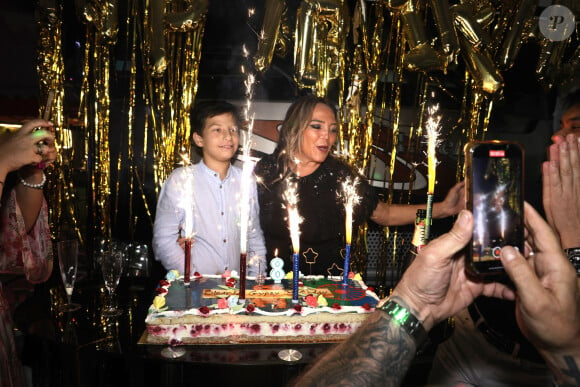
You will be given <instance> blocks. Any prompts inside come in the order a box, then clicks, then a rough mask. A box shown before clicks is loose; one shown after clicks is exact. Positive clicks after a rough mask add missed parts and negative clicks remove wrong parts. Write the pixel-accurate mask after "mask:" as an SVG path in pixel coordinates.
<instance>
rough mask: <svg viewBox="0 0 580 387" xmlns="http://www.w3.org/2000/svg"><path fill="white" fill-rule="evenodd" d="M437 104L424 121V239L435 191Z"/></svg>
mask: <svg viewBox="0 0 580 387" xmlns="http://www.w3.org/2000/svg"><path fill="white" fill-rule="evenodd" d="M438 110H439V105H437V104H436V105H433V106H430V107H429V108H428V109H427V111H428V113H429V115H428V117H427V122H426V129H427V167H428V171H427V173H428V184H427V216H426V218H425V240H428V239H429V233H430V229H431V219H432V211H433V194H434V193H435V180H436V179H435V174H436V169H437V155H436V153H435V150H436V148H437V145H438V144H439V122H440V121H441V116H438V115H436V113H437V111H438Z"/></svg>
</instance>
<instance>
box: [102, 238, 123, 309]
mask: <svg viewBox="0 0 580 387" xmlns="http://www.w3.org/2000/svg"><path fill="white" fill-rule="evenodd" d="M123 259H124V256H123V250H121V249H120V248H118V247H111V248H110V249H109V250H107V251H106V252H105V253H104V254H103V257H102V261H101V271H102V273H103V279H104V281H105V287H106V288H107V292H108V294H109V303H108V305H107V306H106V307H105V308H104V309H103V316H107V317H114V316H119V315H120V314H121V313H123V311H122V310H121V309H120V308H118V307H117V306H116V300H115V290H116V289H117V286H118V285H119V280H120V279H121V273H122V272H123Z"/></svg>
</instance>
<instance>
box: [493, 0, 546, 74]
mask: <svg viewBox="0 0 580 387" xmlns="http://www.w3.org/2000/svg"><path fill="white" fill-rule="evenodd" d="M536 4H537V0H521V1H520V2H519V5H518V7H517V8H516V12H515V14H514V16H513V19H512V20H511V23H510V25H509V29H508V31H507V33H506V35H505V38H504V40H503V44H502V46H501V48H500V51H499V53H498V55H497V58H498V65H499V66H500V67H501V68H503V69H508V68H510V67H511V66H512V65H513V64H514V60H515V58H516V56H517V55H518V52H519V50H520V47H521V45H522V43H523V41H524V40H525V39H524V35H525V34H524V32H525V31H526V23H527V22H528V21H529V20H530V19H531V18H532V17H533V16H534V11H535V9H536Z"/></svg>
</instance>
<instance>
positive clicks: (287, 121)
mask: <svg viewBox="0 0 580 387" xmlns="http://www.w3.org/2000/svg"><path fill="white" fill-rule="evenodd" d="M319 103H322V104H324V105H326V106H328V107H329V108H330V109H331V110H332V112H333V113H334V115H335V116H336V108H335V106H334V104H332V103H331V102H330V101H328V100H327V99H325V98H321V97H317V96H315V95H305V96H303V97H300V98H298V99H297V100H296V101H294V102H293V103H292V105H290V107H289V108H288V111H287V112H286V117H284V121H283V122H282V125H281V127H280V134H279V139H278V146H277V147H276V152H277V153H278V165H280V164H281V166H282V176H286V175H287V173H288V172H289V171H290V167H291V165H292V164H293V163H294V160H295V158H296V155H297V154H298V153H300V151H301V148H300V147H301V144H302V136H303V135H304V130H305V129H306V128H307V127H308V125H309V124H310V120H311V119H312V113H313V112H314V108H315V107H316V105H318V104H319Z"/></svg>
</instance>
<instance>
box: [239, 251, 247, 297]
mask: <svg viewBox="0 0 580 387" xmlns="http://www.w3.org/2000/svg"><path fill="white" fill-rule="evenodd" d="M246 259H247V254H246V253H240V292H239V294H238V300H240V302H243V301H245V300H246Z"/></svg>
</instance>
